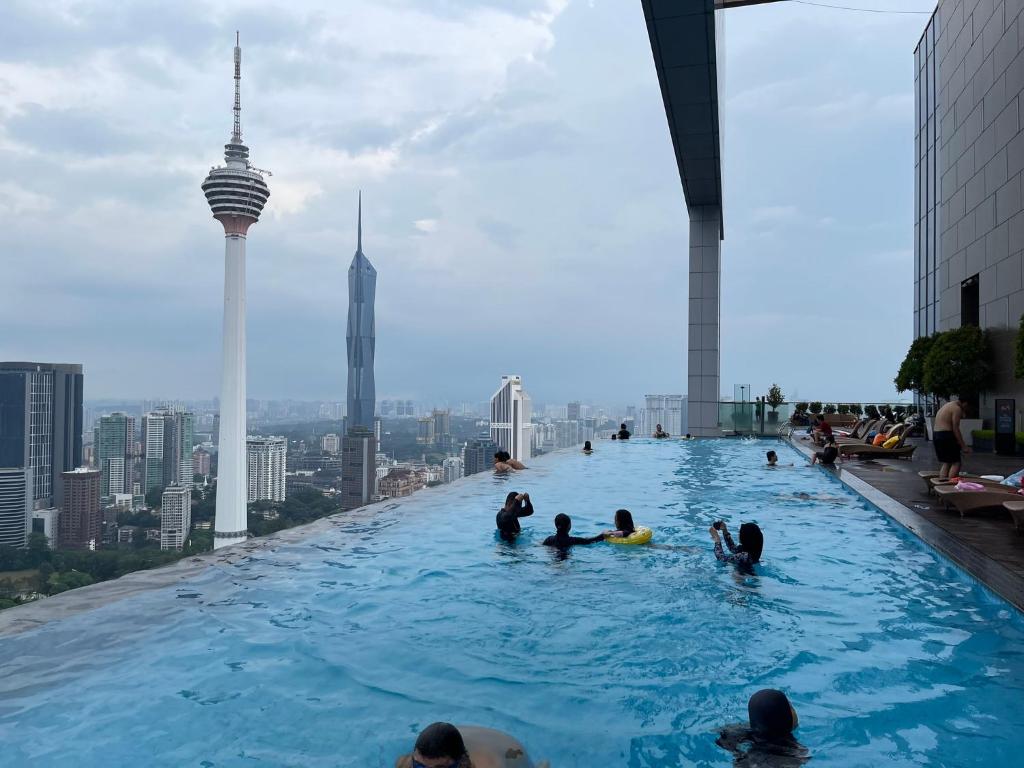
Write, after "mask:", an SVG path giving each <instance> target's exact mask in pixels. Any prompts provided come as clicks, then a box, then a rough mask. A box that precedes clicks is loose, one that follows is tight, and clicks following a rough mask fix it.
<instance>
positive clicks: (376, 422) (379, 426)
mask: <svg viewBox="0 0 1024 768" xmlns="http://www.w3.org/2000/svg"><path fill="white" fill-rule="evenodd" d="M383 430H384V426H383V422H382V421H381V418H380V416H374V418H373V436H374V437H375V438H376V439H377V445H378V446H379V445H380V436H381V434H383Z"/></svg>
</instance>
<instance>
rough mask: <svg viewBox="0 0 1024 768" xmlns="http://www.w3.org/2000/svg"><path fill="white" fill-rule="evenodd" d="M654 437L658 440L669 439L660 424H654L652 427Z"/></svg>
mask: <svg viewBox="0 0 1024 768" xmlns="http://www.w3.org/2000/svg"><path fill="white" fill-rule="evenodd" d="M654 436H655V437H656V438H658V439H659V440H662V439H664V438H666V437H669V434H668V432H666V431H665V430H664V429H662V428H661V424H656V425H655V427H654Z"/></svg>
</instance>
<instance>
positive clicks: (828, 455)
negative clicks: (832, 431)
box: [811, 437, 839, 466]
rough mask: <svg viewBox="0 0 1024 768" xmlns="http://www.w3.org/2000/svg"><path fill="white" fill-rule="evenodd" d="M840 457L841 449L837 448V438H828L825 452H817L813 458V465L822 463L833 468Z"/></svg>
mask: <svg viewBox="0 0 1024 768" xmlns="http://www.w3.org/2000/svg"><path fill="white" fill-rule="evenodd" d="M838 457H839V449H838V448H836V441H835V438H831V437H830V438H828V442H826V443H825V450H823V451H815V452H814V455H813V456H812V457H811V464H817V463H819V462H821V463H822V464H824V465H826V466H832V465H834V464H835V463H836V459H837V458H838Z"/></svg>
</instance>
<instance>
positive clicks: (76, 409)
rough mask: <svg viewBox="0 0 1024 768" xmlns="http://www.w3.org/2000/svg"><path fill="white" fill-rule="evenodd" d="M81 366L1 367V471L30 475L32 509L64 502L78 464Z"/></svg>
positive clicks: (21, 365)
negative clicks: (66, 475)
mask: <svg viewBox="0 0 1024 768" xmlns="http://www.w3.org/2000/svg"><path fill="white" fill-rule="evenodd" d="M82 417H83V414H82V366H80V365H65V364H54V363H0V467H14V468H19V467H24V468H28V469H31V470H32V508H33V509H47V508H50V507H56V506H60V504H61V503H62V501H63V497H64V494H63V486H64V479H63V473H64V472H67V471H69V470H72V469H74V468H75V467H78V466H79V465H81V463H82Z"/></svg>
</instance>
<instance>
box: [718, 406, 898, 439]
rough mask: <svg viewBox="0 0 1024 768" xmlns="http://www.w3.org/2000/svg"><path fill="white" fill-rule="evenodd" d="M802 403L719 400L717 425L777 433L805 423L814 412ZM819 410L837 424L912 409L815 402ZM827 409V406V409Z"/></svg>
mask: <svg viewBox="0 0 1024 768" xmlns="http://www.w3.org/2000/svg"><path fill="white" fill-rule="evenodd" d="M798 405H800V406H803V403H799V404H798V403H782V404H781V405H779V406H778V407H777V408H772V407H771V406H770V405H768V404H766V403H760V402H757V401H754V402H723V403H719V404H718V426H719V429H721V430H722V434H724V435H753V436H755V437H760V436H770V437H775V436H776V435H778V434H779V433H780V431H782V430H783V429H784V428H785V427H788V426H794V427H797V428H799V427H800V426H806V425H807V424H809V423H810V421H811V419H812V418H813V417H814V415H815V413H814V412H813V411H811V410H810V405H808V407H807V408H802V409H798V408H797V406H798ZM813 405H814V407H815V408H816V409H818V412H820V413H825V415H826V416H827V417H828V419H829V423H831V424H833V425H837V426H841V425H843V424H854V423H855V422H856V421H857V420H858V419H859V418H860V417H861V415H863V414H865V413H875V412H878V413H885V412H886V410H887V409H888V411H891V412H892V413H893V416H894V417H895V419H896V420H898V419H901V418H902V417H903V416H904V415H905V414H907V413H909V412H910V411H911V410H912V409H913V405H912V404H911V403H824V404H818V403H814V404H813ZM826 409H828V410H826Z"/></svg>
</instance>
